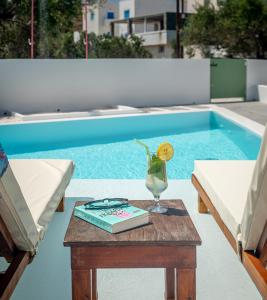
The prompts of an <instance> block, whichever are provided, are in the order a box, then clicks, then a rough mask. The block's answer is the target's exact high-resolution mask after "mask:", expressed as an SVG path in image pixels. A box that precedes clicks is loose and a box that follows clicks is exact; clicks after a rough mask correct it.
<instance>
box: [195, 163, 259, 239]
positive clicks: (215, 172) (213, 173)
mask: <svg viewBox="0 0 267 300" xmlns="http://www.w3.org/2000/svg"><path fill="white" fill-rule="evenodd" d="M254 167H255V161H210V160H209V161H195V170H194V175H195V176H196V177H197V179H198V181H199V183H200V184H201V185H202V187H203V188H204V190H205V191H206V193H207V195H208V196H209V198H210V200H211V201H212V204H213V205H214V207H215V208H216V210H217V211H218V213H219V214H220V217H221V218H222V220H223V222H224V224H225V225H226V226H227V227H228V229H229V230H230V232H231V233H232V235H233V236H234V238H237V234H238V233H239V231H240V224H241V220H242V216H243V212H244V209H245V205H246V200H247V194H248V189H249V185H250V182H251V178H252V174H253V170H254Z"/></svg>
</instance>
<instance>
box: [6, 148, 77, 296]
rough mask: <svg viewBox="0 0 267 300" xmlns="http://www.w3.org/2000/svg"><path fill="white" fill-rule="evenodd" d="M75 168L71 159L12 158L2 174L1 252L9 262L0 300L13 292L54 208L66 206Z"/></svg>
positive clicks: (60, 208)
mask: <svg viewBox="0 0 267 300" xmlns="http://www.w3.org/2000/svg"><path fill="white" fill-rule="evenodd" d="M2 159H3V153H2ZM73 170H74V165H73V163H72V161H68V160H37V159H33V160H31V159H29V160H10V161H9V164H7V168H5V170H4V172H3V174H2V176H0V256H2V257H4V258H5V259H6V260H7V261H8V262H9V263H10V265H9V267H8V269H7V270H6V272H5V273H4V274H0V275H1V276H0V299H1V300H3V299H9V297H10V296H11V294H12V292H13V291H14V289H15V286H16V284H17V282H18V280H19V278H20V276H21V275H22V273H23V271H24V269H25V268H26V266H27V264H28V263H29V262H30V261H31V260H32V258H33V257H34V255H35V253H36V251H37V249H38V245H39V242H40V241H41V240H42V238H43V236H44V234H45V231H46V229H47V227H48V224H49V222H50V221H51V219H52V217H53V215H54V212H55V211H56V210H58V211H63V210H64V202H63V201H64V193H65V190H66V188H67V186H68V184H69V182H70V179H71V176H72V174H73ZM0 175H1V174H0Z"/></svg>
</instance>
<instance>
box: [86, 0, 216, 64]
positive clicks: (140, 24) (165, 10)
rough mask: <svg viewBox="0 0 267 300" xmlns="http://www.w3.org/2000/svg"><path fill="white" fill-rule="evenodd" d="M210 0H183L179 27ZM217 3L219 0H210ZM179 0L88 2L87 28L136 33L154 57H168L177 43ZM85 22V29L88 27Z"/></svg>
mask: <svg viewBox="0 0 267 300" xmlns="http://www.w3.org/2000/svg"><path fill="white" fill-rule="evenodd" d="M205 2H207V0H180V13H181V14H180V17H179V18H180V21H179V24H180V27H181V26H182V24H183V22H184V20H185V18H186V17H187V16H188V15H189V14H192V13H194V12H195V7H196V6H197V5H198V4H200V5H203V4H204V3H205ZM209 2H212V3H214V4H216V3H217V0H210V1H209ZM176 13H177V2H176V0H107V2H106V3H104V4H102V5H99V4H96V5H92V6H88V8H87V30H88V32H89V33H90V32H94V33H95V34H97V35H101V34H108V33H110V34H112V35H114V36H129V35H131V34H135V35H137V36H139V37H141V38H142V39H143V41H144V46H145V47H146V48H147V49H148V50H149V51H150V52H151V54H152V55H153V57H155V58H163V57H165V58H169V57H172V55H173V53H174V49H173V46H174V45H175V44H176V41H177V40H178V39H177V31H176V22H177V20H176V16H177V15H176ZM85 24H86V22H83V30H85V29H86V25H85Z"/></svg>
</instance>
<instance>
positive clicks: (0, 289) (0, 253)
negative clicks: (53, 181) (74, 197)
mask: <svg viewBox="0 0 267 300" xmlns="http://www.w3.org/2000/svg"><path fill="white" fill-rule="evenodd" d="M56 211H57V212H63V211H64V197H63V198H62V200H61V201H60V203H59V206H58V208H57V210H56ZM0 257H4V258H5V259H6V261H7V262H8V263H9V266H8V268H7V270H6V271H5V272H4V273H0V300H8V299H9V298H10V297H11V295H12V293H13V291H14V290H15V288H16V285H17V283H18V281H19V279H20V277H21V275H22V274H23V271H24V270H25V269H26V267H27V265H28V264H29V263H30V262H31V261H32V259H33V258H34V256H32V254H31V253H30V252H27V251H20V250H19V249H18V248H17V247H16V245H15V243H14V241H13V239H12V237H11V235H10V233H9V231H8V228H7V227H6V225H5V223H4V221H3V219H2V218H1V216H0Z"/></svg>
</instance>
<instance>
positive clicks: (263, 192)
mask: <svg viewBox="0 0 267 300" xmlns="http://www.w3.org/2000/svg"><path fill="white" fill-rule="evenodd" d="M266 222H267V127H266V128H265V133H264V136H263V139H262V144H261V149H260V152H259V156H258V159H257V162H256V165H255V169H254V172H253V176H252V181H251V185H250V189H249V193H248V197H247V203H246V207H245V210H244V214H243V218H242V222H241V240H242V245H243V248H244V249H245V250H255V249H256V248H257V246H258V243H259V240H260V237H261V235H262V232H263V229H264V226H265V224H266Z"/></svg>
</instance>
